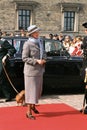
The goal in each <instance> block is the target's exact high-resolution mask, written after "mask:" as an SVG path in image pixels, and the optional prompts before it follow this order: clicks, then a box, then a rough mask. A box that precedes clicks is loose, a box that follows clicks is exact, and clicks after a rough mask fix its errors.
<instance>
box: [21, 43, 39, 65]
mask: <svg viewBox="0 0 87 130" xmlns="http://www.w3.org/2000/svg"><path fill="white" fill-rule="evenodd" d="M22 60H23V62H25V63H27V64H30V65H35V64H36V63H37V59H35V58H34V57H31V56H30V46H29V45H28V42H25V43H24V45H23V51H22Z"/></svg>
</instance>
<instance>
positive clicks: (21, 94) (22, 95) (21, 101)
mask: <svg viewBox="0 0 87 130" xmlns="http://www.w3.org/2000/svg"><path fill="white" fill-rule="evenodd" d="M15 100H16V102H17V104H18V106H19V105H21V106H23V105H24V103H25V90H22V91H21V92H19V93H18V94H17V95H16V97H15Z"/></svg>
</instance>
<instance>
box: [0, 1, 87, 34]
mask: <svg viewBox="0 0 87 130" xmlns="http://www.w3.org/2000/svg"><path fill="white" fill-rule="evenodd" d="M19 10H29V11H30V12H28V13H29V15H30V16H29V17H28V18H27V22H28V23H27V24H26V25H31V24H36V25H37V26H39V27H40V28H42V30H41V35H42V36H46V35H47V34H49V33H53V34H56V33H57V34H59V33H60V32H61V33H63V34H70V35H72V36H75V35H84V28H83V27H82V23H84V22H87V1H86V0H0V29H1V30H2V31H8V32H13V31H19V29H20V28H19V24H20V23H19V14H20V13H19ZM69 14H70V17H69ZM66 16H68V17H66ZM22 18H23V14H22ZM23 20H24V19H23ZM67 20H68V21H67ZM69 20H70V21H69ZM21 21H22V19H21ZM22 24H23V22H22ZM23 25H24V26H25V23H24V24H23Z"/></svg>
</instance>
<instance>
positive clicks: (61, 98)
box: [0, 94, 84, 110]
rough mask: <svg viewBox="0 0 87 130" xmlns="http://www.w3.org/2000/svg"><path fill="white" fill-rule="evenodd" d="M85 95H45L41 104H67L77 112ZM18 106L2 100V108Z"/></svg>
mask: <svg viewBox="0 0 87 130" xmlns="http://www.w3.org/2000/svg"><path fill="white" fill-rule="evenodd" d="M83 98H84V94H70V95H45V96H42V97H41V99H40V100H39V104H51V103H65V104H67V105H69V106H71V107H73V108H75V109H77V110H80V109H81V108H82V105H83ZM10 106H17V103H16V101H11V102H5V100H4V99H0V107H10Z"/></svg>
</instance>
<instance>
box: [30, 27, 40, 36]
mask: <svg viewBox="0 0 87 130" xmlns="http://www.w3.org/2000/svg"><path fill="white" fill-rule="evenodd" d="M39 31H41V28H36V29H35V30H33V31H31V32H28V34H29V35H30V34H32V33H35V32H39Z"/></svg>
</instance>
